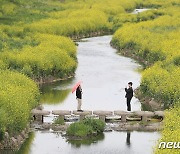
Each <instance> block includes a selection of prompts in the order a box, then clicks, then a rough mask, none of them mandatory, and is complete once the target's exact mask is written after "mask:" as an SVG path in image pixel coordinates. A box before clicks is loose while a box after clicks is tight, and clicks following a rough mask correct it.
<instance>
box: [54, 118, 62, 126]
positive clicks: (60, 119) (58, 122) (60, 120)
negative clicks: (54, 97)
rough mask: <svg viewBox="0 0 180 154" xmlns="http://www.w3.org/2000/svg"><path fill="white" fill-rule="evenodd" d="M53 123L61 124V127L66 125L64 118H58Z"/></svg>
mask: <svg viewBox="0 0 180 154" xmlns="http://www.w3.org/2000/svg"><path fill="white" fill-rule="evenodd" d="M53 123H54V124H59V125H64V118H61V117H58V118H56V119H54V121H53Z"/></svg>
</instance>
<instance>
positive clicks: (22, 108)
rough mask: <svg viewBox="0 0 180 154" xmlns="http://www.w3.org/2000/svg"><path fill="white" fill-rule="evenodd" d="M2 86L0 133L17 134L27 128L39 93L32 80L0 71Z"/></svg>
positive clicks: (0, 90)
mask: <svg viewBox="0 0 180 154" xmlns="http://www.w3.org/2000/svg"><path fill="white" fill-rule="evenodd" d="M0 85H1V86H0V114H1V118H0V132H1V134H2V133H4V131H8V132H9V133H11V134H12V133H16V132H18V131H20V130H22V129H23V128H25V127H26V125H27V123H28V121H29V117H30V114H29V113H30V111H31V109H32V108H34V107H35V106H37V104H38V100H39V91H38V88H37V85H36V84H35V83H34V82H33V81H32V80H30V79H28V78H27V77H26V76H24V75H22V74H19V73H16V72H11V71H0Z"/></svg>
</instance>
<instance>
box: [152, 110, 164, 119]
mask: <svg viewBox="0 0 180 154" xmlns="http://www.w3.org/2000/svg"><path fill="white" fill-rule="evenodd" d="M154 114H155V115H157V116H159V117H162V118H164V112H163V111H155V112H154Z"/></svg>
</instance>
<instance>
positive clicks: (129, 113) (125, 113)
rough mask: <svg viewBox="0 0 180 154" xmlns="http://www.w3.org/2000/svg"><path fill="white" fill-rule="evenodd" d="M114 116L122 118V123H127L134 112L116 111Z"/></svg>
mask: <svg viewBox="0 0 180 154" xmlns="http://www.w3.org/2000/svg"><path fill="white" fill-rule="evenodd" d="M114 115H119V116H121V121H122V122H126V120H127V116H129V115H132V112H126V111H114Z"/></svg>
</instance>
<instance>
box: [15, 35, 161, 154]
mask: <svg viewBox="0 0 180 154" xmlns="http://www.w3.org/2000/svg"><path fill="white" fill-rule="evenodd" d="M111 39H112V36H101V37H93V38H87V39H83V40H82V41H81V42H78V44H79V46H78V54H77V58H78V68H77V70H76V75H75V77H74V78H73V79H69V80H66V81H60V82H55V83H51V84H45V85H43V86H42V87H41V92H42V96H41V103H43V106H44V110H49V111H52V110H53V109H56V110H57V109H61V110H63V109H67V110H76V108H77V102H76V99H75V94H72V93H71V88H72V86H73V85H74V84H75V83H76V82H78V81H79V80H82V81H83V84H82V89H83V101H82V102H83V103H82V109H84V110H110V111H113V110H126V99H125V92H124V87H125V86H127V83H128V82H129V81H132V82H133V88H134V89H135V88H137V87H138V86H139V85H140V80H141V74H140V73H139V71H138V70H140V69H141V66H140V65H139V64H138V63H136V62H135V61H134V60H132V59H130V58H127V57H123V56H120V55H118V54H117V53H116V52H117V51H116V50H115V49H113V48H112V47H111V46H110V41H111ZM131 107H132V111H138V110H141V103H140V102H139V100H138V99H136V98H135V97H134V98H133V99H132V102H131ZM45 122H52V117H51V116H50V117H46V118H45ZM159 137H160V133H159V132H137V131H133V132H117V131H112V132H104V133H103V134H102V135H100V136H97V137H96V138H89V139H88V140H78V141H73V140H67V139H66V138H65V137H63V135H62V134H61V133H60V132H54V131H52V130H49V131H34V132H32V133H31V134H30V136H29V138H28V139H27V141H26V142H25V144H24V145H23V146H22V148H21V149H20V150H19V152H18V153H19V154H59V153H61V154H76V153H77V154H151V153H152V152H153V147H154V146H155V145H156V141H157V140H158V139H159Z"/></svg>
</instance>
